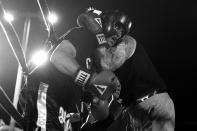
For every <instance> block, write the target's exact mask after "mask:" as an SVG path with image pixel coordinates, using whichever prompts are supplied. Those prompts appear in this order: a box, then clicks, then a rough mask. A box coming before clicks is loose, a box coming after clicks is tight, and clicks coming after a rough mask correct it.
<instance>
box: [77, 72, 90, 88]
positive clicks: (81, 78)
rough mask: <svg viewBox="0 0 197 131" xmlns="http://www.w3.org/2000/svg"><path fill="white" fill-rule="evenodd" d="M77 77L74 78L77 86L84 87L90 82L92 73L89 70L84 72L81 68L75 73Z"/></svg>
mask: <svg viewBox="0 0 197 131" xmlns="http://www.w3.org/2000/svg"><path fill="white" fill-rule="evenodd" d="M76 74H77V75H76V76H75V78H74V79H75V80H74V81H75V83H76V84H77V85H79V86H82V87H84V86H85V85H86V84H87V83H88V82H89V80H90V78H91V76H92V73H91V72H90V71H89V70H85V69H82V68H79V70H78V72H77V73H76Z"/></svg>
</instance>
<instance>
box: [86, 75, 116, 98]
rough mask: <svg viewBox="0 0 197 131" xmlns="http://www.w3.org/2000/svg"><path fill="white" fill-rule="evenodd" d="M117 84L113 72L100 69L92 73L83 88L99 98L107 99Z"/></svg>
mask: <svg viewBox="0 0 197 131" xmlns="http://www.w3.org/2000/svg"><path fill="white" fill-rule="evenodd" d="M117 86H119V81H118V79H117V77H116V76H115V74H114V73H113V72H111V71H102V72H100V73H98V74H96V73H95V74H93V75H92V77H91V79H90V81H89V84H88V85H87V87H86V88H85V89H86V90H87V91H90V92H91V93H93V94H95V95H96V96H97V97H99V98H100V99H103V100H108V99H109V98H110V97H111V95H112V93H113V92H114V91H115V90H116V87H117Z"/></svg>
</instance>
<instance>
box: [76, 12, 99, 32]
mask: <svg viewBox="0 0 197 131" xmlns="http://www.w3.org/2000/svg"><path fill="white" fill-rule="evenodd" d="M101 13H102V12H101V11H100V10H95V9H92V10H87V11H86V12H84V13H82V14H81V15H79V16H78V18H77V24H78V25H79V26H83V27H86V28H87V29H89V30H90V31H91V32H92V33H94V34H99V33H102V23H101V18H100V15H101Z"/></svg>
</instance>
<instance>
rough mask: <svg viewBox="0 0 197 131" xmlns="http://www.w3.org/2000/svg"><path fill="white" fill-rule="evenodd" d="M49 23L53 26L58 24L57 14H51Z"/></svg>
mask: <svg viewBox="0 0 197 131" xmlns="http://www.w3.org/2000/svg"><path fill="white" fill-rule="evenodd" d="M47 19H48V21H49V22H50V23H51V24H54V23H56V22H57V20H58V18H57V15H56V14H55V13H50V14H49V15H48V18H47Z"/></svg>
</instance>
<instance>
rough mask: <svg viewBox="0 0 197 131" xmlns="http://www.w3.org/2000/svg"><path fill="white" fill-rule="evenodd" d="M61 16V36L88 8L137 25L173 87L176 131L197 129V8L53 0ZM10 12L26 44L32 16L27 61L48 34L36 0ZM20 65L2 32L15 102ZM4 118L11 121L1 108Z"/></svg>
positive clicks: (136, 33) (0, 59)
mask: <svg viewBox="0 0 197 131" xmlns="http://www.w3.org/2000/svg"><path fill="white" fill-rule="evenodd" d="M48 4H49V8H50V10H52V11H54V12H56V14H58V16H59V21H58V23H56V24H55V32H56V35H57V36H60V35H61V34H63V33H64V32H65V31H67V30H68V29H69V28H71V27H73V26H75V25H76V18H77V16H78V15H79V14H80V13H81V12H83V11H84V10H85V9H86V8H87V7H89V6H93V7H96V8H97V9H101V10H103V9H104V10H105V9H119V10H122V11H124V12H126V13H127V14H128V15H129V16H130V18H131V19H132V22H133V28H132V31H131V34H132V35H133V37H134V38H135V39H136V40H137V41H138V42H140V43H142V44H143V45H144V47H145V49H146V51H147V53H148V54H149V56H150V58H151V59H152V61H153V63H154V64H155V66H156V68H157V70H158V72H159V73H160V75H161V76H162V77H163V79H164V81H165V82H166V84H167V87H168V91H169V94H170V95H171V97H172V99H173V101H174V104H175V110H176V130H181V129H182V130H190V129H195V128H196V127H197V118H196V117H197V113H196V111H197V107H196V100H197V99H196V97H195V96H197V95H196V91H195V88H196V79H195V78H196V66H197V62H196V60H197V59H196V56H197V54H196V48H195V47H196V46H195V45H196V42H197V41H196V37H195V34H196V29H197V28H196V27H197V26H196V23H197V8H196V7H197V4H196V3H195V1H192V0H187V1H180V0H48ZM4 6H5V8H6V10H9V11H11V12H12V13H13V14H14V15H15V21H14V22H13V25H14V26H15V28H16V31H17V33H18V34H19V37H20V38H21V40H22V33H23V26H24V21H25V16H27V15H29V14H31V16H32V15H33V16H34V17H31V29H30V37H29V43H28V49H27V54H26V57H27V59H29V58H30V56H31V54H32V53H33V52H34V51H36V50H37V49H39V48H40V47H41V43H43V41H44V40H45V39H46V37H47V32H46V28H45V26H44V22H43V21H42V19H41V16H40V15H41V14H40V12H39V8H38V5H37V3H36V0H5V1H4ZM16 72H17V61H16V59H15V57H14V55H13V53H12V51H11V49H10V47H9V46H8V43H7V40H6V39H5V36H4V34H3V32H2V29H0V85H1V86H2V87H3V88H4V89H5V91H6V93H7V94H8V96H9V97H10V99H13V94H14V90H13V89H14V86H15V80H16ZM0 118H3V119H4V120H5V121H6V123H8V122H9V117H8V116H7V115H6V114H5V112H4V111H3V110H2V109H0Z"/></svg>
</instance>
